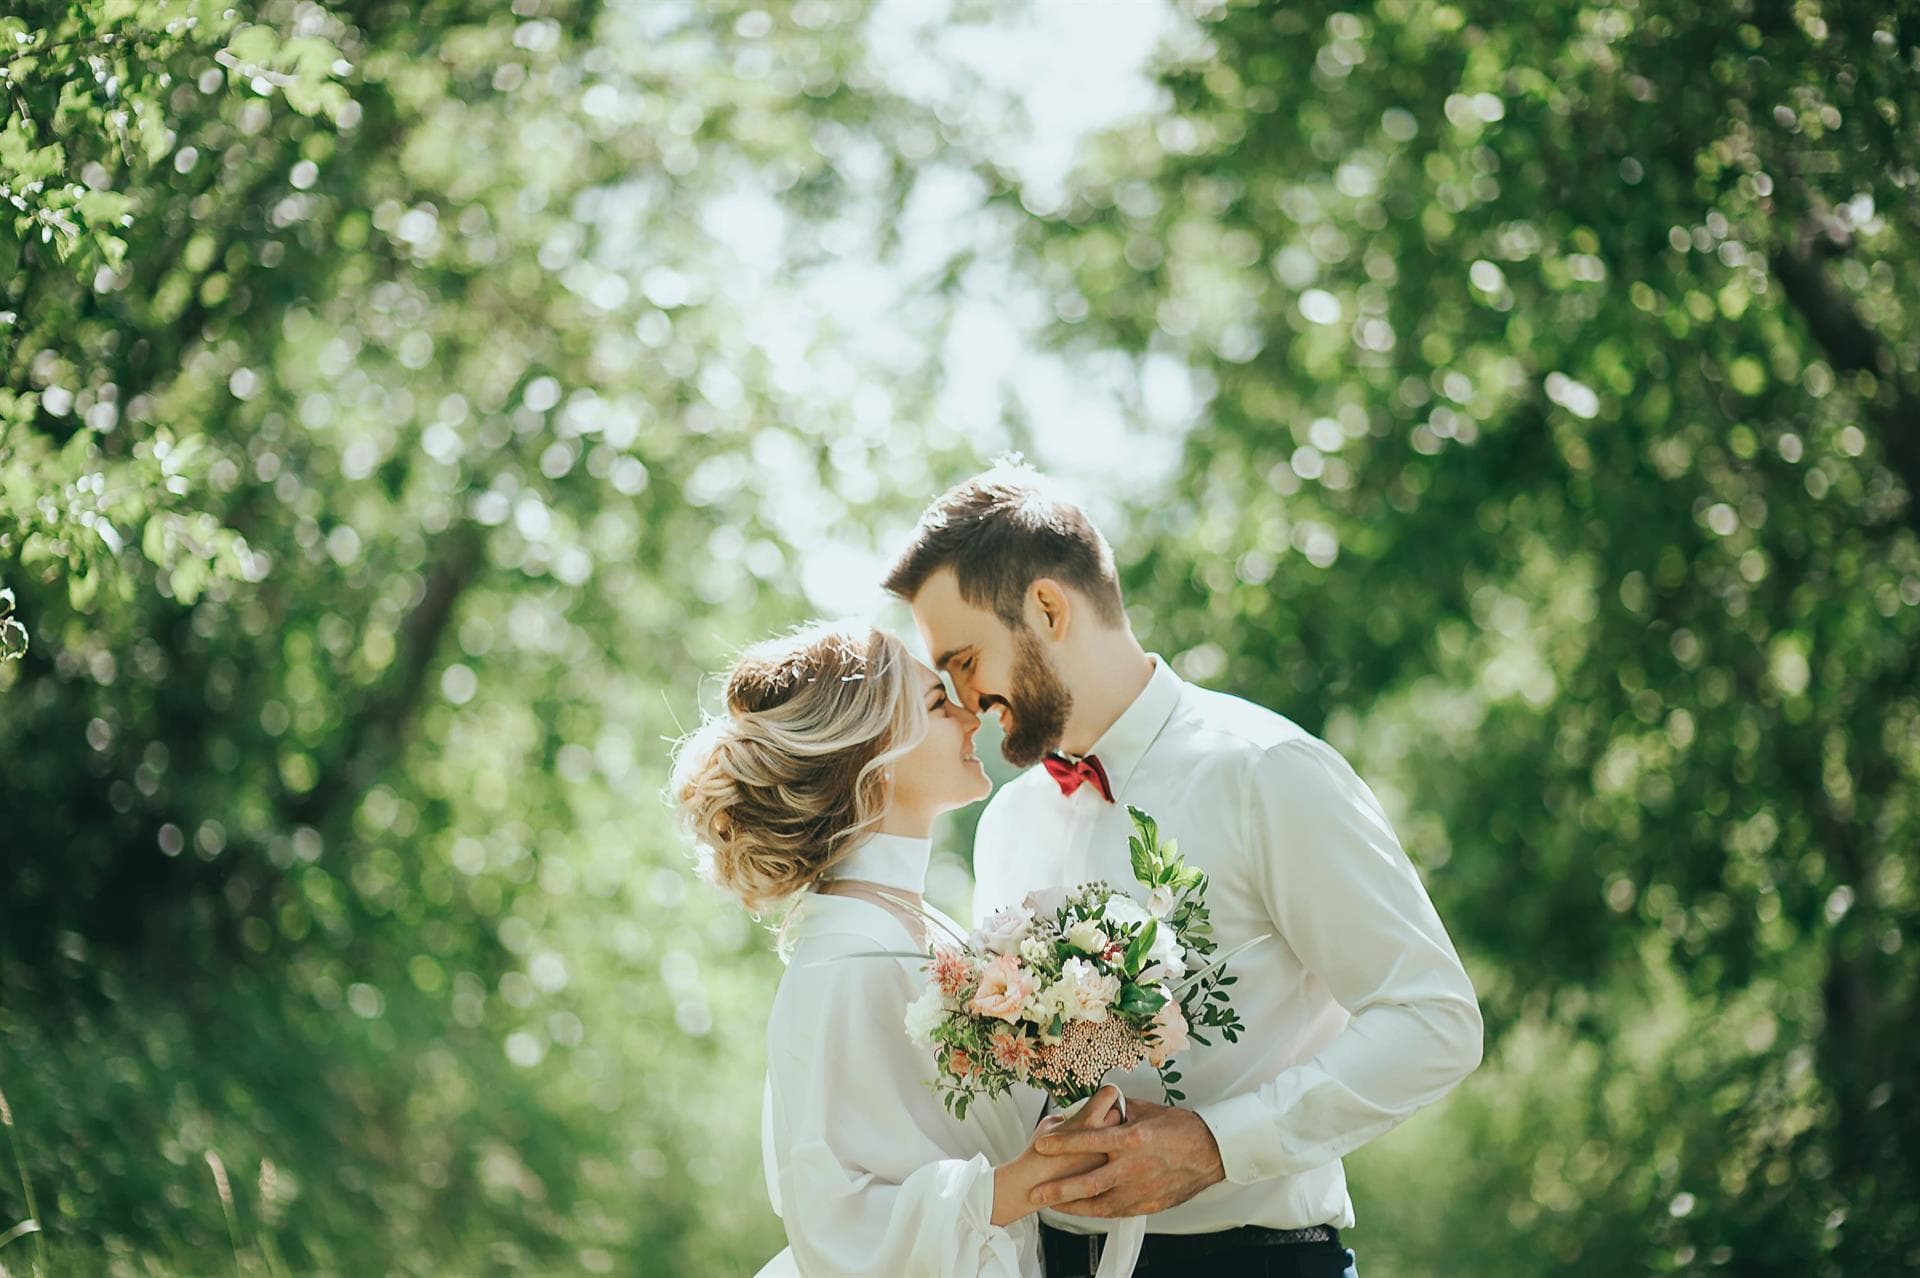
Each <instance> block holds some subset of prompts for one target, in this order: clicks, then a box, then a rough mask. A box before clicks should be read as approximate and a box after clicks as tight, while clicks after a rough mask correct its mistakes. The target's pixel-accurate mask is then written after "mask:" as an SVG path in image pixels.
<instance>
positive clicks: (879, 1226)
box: [764, 933, 1039, 1278]
mask: <svg viewBox="0 0 1920 1278" xmlns="http://www.w3.org/2000/svg"><path fill="white" fill-rule="evenodd" d="M896 947H897V946H896V945H888V944H884V943H882V942H878V941H876V940H875V939H874V938H873V937H871V936H867V935H860V934H856V933H828V934H817V933H816V934H813V935H809V936H808V937H806V938H805V939H804V940H803V941H802V942H801V943H800V944H799V945H798V946H797V947H796V949H795V951H794V954H793V958H792V961H791V964H790V966H789V968H788V970H787V973H786V977H785V979H784V980H783V981H782V983H781V990H780V995H779V997H778V998H777V999H776V1000H775V1005H774V1012H773V1016H772V1018H771V1020H770V1021H769V1023H768V1031H767V1098H766V1110H765V1115H764V1117H765V1133H764V1135H765V1153H766V1163H767V1175H768V1186H769V1189H770V1190H771V1191H772V1193H773V1195H774V1199H775V1207H776V1209H777V1210H778V1211H779V1212H780V1215H781V1218H782V1220H783V1221H784V1223H785V1225H786V1231H787V1240H788V1242H789V1243H790V1244H791V1247H792V1251H793V1259H794V1261H795V1262H796V1263H797V1266H798V1268H799V1270H800V1272H801V1273H802V1274H804V1275H808V1278H813V1276H814V1275H818V1276H819V1278H904V1276H906V1275H926V1276H927V1278H1031V1276H1032V1275H1034V1274H1037V1273H1038V1260H1037V1256H1038V1246H1039V1243H1038V1226H1037V1224H1036V1223H1035V1222H1036V1220H1037V1217H1035V1216H1028V1217H1026V1218H1025V1219H1023V1220H1021V1221H1019V1222H1017V1223H1016V1224H1015V1225H1014V1226H1012V1227H1011V1228H1009V1229H1003V1228H1000V1227H998V1226H995V1225H994V1224H993V1223H992V1213H993V1168H994V1161H995V1159H996V1158H998V1159H999V1160H1000V1161H1005V1160H1006V1159H1008V1158H1011V1157H1013V1156H1014V1155H1016V1154H1017V1153H1018V1152H1019V1150H1020V1149H1021V1148H1022V1147H1023V1144H1024V1132H1023V1131H1022V1130H1021V1129H1020V1120H1019V1117H1018V1115H1017V1114H1011V1113H999V1112H995V1111H994V1109H993V1108H992V1107H985V1106H983V1107H980V1108H978V1109H972V1110H969V1112H968V1118H967V1120H966V1122H965V1123H964V1124H962V1123H957V1122H956V1121H955V1120H953V1119H951V1118H950V1117H949V1116H948V1115H947V1114H946V1113H945V1111H944V1110H943V1109H942V1107H941V1105H940V1102H939V1100H938V1098H937V1097H936V1096H935V1095H934V1094H933V1093H932V1091H931V1089H930V1088H929V1087H928V1083H929V1081H930V1080H931V1079H932V1077H933V1066H932V1063H931V1061H930V1060H928V1059H926V1058H925V1053H924V1051H923V1049H921V1048H920V1047H918V1046H916V1045H915V1044H914V1043H913V1042H912V1041H911V1040H910V1039H909V1038H908V1037H907V1035H906V1031H905V1029H904V1027H903V1024H902V1017H903V1013H904V1009H905V1007H906V1004H907V1003H908V1002H909V1001H910V1000H911V999H912V998H913V997H915V996H916V995H917V994H918V992H919V991H918V988H917V985H916V980H915V978H914V977H913V976H911V975H910V974H909V971H908V969H907V966H906V964H905V963H903V962H902V961H901V960H898V959H889V958H848V957H845V956H846V955H850V954H858V953H861V952H864V951H872V950H876V949H882V948H889V949H890V948H896ZM1010 1142H1011V1143H1012V1148H1011V1149H1010V1150H1009V1149H1007V1148H1006V1146H1007V1145H1008V1144H1009V1143H1010ZM970 1150H977V1151H980V1152H967V1151H970ZM990 1155H992V1156H990Z"/></svg>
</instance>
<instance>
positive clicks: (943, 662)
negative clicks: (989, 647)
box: [933, 643, 973, 670]
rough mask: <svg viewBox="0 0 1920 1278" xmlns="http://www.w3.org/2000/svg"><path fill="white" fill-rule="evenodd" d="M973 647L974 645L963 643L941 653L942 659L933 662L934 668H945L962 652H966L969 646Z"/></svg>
mask: <svg viewBox="0 0 1920 1278" xmlns="http://www.w3.org/2000/svg"><path fill="white" fill-rule="evenodd" d="M971 647H973V645H972V644H970V643H968V644H962V645H960V646H959V647H958V648H949V649H947V650H946V651H945V652H943V653H941V654H940V659H939V660H938V661H936V662H934V663H933V668H934V669H936V670H945V669H946V668H947V666H948V665H949V664H951V663H952V661H953V659H954V658H955V657H957V656H959V655H960V654H961V653H963V652H965V651H966V650H967V649H968V648H971Z"/></svg>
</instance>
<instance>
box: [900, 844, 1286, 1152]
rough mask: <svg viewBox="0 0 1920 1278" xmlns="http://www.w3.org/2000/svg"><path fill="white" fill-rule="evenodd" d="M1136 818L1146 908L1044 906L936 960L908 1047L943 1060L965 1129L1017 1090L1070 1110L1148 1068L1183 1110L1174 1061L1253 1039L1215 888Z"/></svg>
mask: <svg viewBox="0 0 1920 1278" xmlns="http://www.w3.org/2000/svg"><path fill="white" fill-rule="evenodd" d="M1127 812H1128V815H1130V816H1131V817H1132V818H1133V829H1134V833H1133V835H1132V836H1131V837H1130V838H1129V839H1128V846H1129V848H1130V850H1131V852H1132V861H1133V876H1134V878H1135V879H1136V880H1138V881H1139V884H1140V887H1141V888H1142V889H1143V893H1142V896H1143V897H1144V899H1138V898H1136V897H1135V896H1132V895H1128V894H1126V893H1122V892H1119V891H1116V890H1115V889H1114V888H1113V887H1112V886H1111V885H1110V884H1107V883H1104V882H1095V883H1087V884H1083V885H1082V886H1080V887H1077V888H1073V889H1070V890H1069V889H1050V890H1047V891H1041V892H1034V893H1031V894H1030V895H1028V897H1027V898H1026V899H1025V900H1024V901H1022V902H1021V903H1020V904H1019V905H1017V906H1014V907H1012V908H1010V909H1005V910H1001V911H1000V912H999V913H997V914H995V915H993V916H992V917H991V918H989V919H988V920H987V921H986V922H985V923H984V924H983V925H982V926H981V927H980V928H979V929H977V930H976V931H974V932H973V933H972V934H971V935H969V936H967V937H965V938H964V939H962V938H959V937H954V938H952V943H941V942H936V943H934V944H933V945H932V946H931V947H930V948H929V951H928V953H927V954H926V955H925V958H926V971H927V974H928V984H927V988H926V990H925V992H924V993H922V994H921V996H920V997H919V998H918V999H916V1000H914V1002H913V1003H911V1004H910V1005H909V1006H908V1008H907V1017H906V1025H907V1033H908V1034H909V1035H910V1036H911V1037H912V1038H913V1039H914V1041H915V1042H917V1043H919V1044H920V1045H921V1046H923V1047H926V1048H927V1049H929V1050H931V1051H932V1052H934V1059H935V1063H936V1065H937V1067H938V1069H939V1079H938V1081H937V1083H936V1084H935V1086H936V1088H937V1089H938V1090H939V1091H940V1093H941V1099H942V1101H943V1102H944V1103H945V1104H946V1106H947V1108H948V1110H950V1111H951V1112H952V1113H953V1114H954V1115H955V1116H956V1117H960V1118H965V1117H966V1113H967V1104H968V1102H969V1101H970V1100H972V1099H973V1098H974V1097H975V1096H979V1095H981V1094H983V1093H984V1094H986V1095H988V1096H1000V1095H1004V1094H1005V1093H1006V1092H1007V1090H1008V1089H1009V1088H1010V1087H1012V1086H1013V1084H1015V1083H1029V1084H1032V1085H1033V1086H1036V1087H1039V1088H1042V1089H1044V1090H1045V1091H1046V1092H1047V1093H1048V1094H1049V1095H1050V1096H1051V1097H1052V1098H1053V1100H1054V1102H1055V1104H1057V1105H1060V1106H1063V1107H1064V1106H1066V1105H1069V1104H1072V1103H1073V1102H1075V1101H1079V1100H1083V1099H1085V1098H1086V1097H1088V1096H1091V1095H1093V1093H1094V1092H1095V1091H1096V1090H1098V1088H1099V1086H1100V1080H1101V1079H1102V1078H1104V1077H1105V1076H1106V1074H1107V1072H1108V1071H1110V1070H1116V1069H1132V1068H1133V1067H1134V1066H1136V1065H1139V1064H1140V1063H1141V1062H1142V1061H1145V1062H1146V1063H1148V1064H1150V1065H1152V1066H1153V1067H1154V1069H1155V1070H1156V1071H1158V1073H1159V1075H1160V1082H1161V1086H1162V1087H1163V1088H1164V1089H1165V1092H1166V1097H1167V1103H1168V1104H1173V1103H1174V1102H1176V1101H1179V1100H1182V1099H1184V1098H1185V1094H1184V1093H1182V1092H1181V1091H1179V1090H1178V1088H1177V1087H1176V1086H1175V1084H1177V1083H1178V1082H1179V1081H1180V1073H1179V1071H1178V1070H1177V1069H1175V1068H1174V1057H1175V1055H1176V1054H1177V1053H1179V1052H1180V1051H1182V1050H1183V1049H1185V1048H1186V1047H1187V1045H1188V1043H1189V1041H1194V1042H1200V1043H1206V1042H1209V1040H1208V1039H1207V1038H1206V1037H1205V1035H1204V1034H1203V1033H1202V1031H1203V1030H1218V1031H1219V1033H1220V1034H1221V1035H1222V1036H1223V1037H1225V1038H1226V1040H1227V1041H1228V1042H1234V1041H1237V1038H1238V1035H1239V1032H1240V1030H1241V1029H1242V1028H1244V1027H1243V1026H1242V1024H1241V1021H1240V1018H1239V1016H1238V1015H1237V1014H1236V1013H1235V1012H1234V1010H1233V1008H1232V1006H1231V1003H1230V1000H1229V998H1228V995H1227V992H1226V989H1225V987H1226V986H1229V985H1232V984H1233V983H1234V981H1235V980H1236V979H1237V978H1236V977H1233V976H1229V975H1227V974H1226V968H1225V965H1226V961H1227V959H1228V958H1230V957H1232V955H1231V954H1228V955H1223V956H1221V957H1219V958H1214V957H1213V955H1214V952H1215V950H1216V948H1217V947H1216V945H1215V943H1214V940H1213V929H1212V925H1211V922H1210V920H1209V918H1208V914H1207V905H1206V890H1207V876H1206V875H1205V874H1204V873H1202V872H1201V871H1200V870H1198V869H1196V868H1194V867H1192V866H1189V865H1187V864H1186V863H1185V862H1184V861H1183V860H1182V859H1181V857H1180V854H1179V848H1178V844H1177V843H1176V842H1175V841H1173V840H1171V839H1169V840H1168V841H1167V842H1166V843H1164V844H1163V843H1161V841H1160V831H1159V827H1158V826H1157V825H1156V824H1155V822H1154V820H1153V818H1152V817H1150V816H1148V815H1147V814H1146V813H1145V812H1142V811H1141V810H1140V809H1138V808H1135V807H1129V808H1128V809H1127ZM1259 939H1261V940H1264V939H1265V938H1264V937H1262V938H1259ZM1254 943H1255V942H1251V941H1250V942H1248V944H1249V945H1251V944H1254ZM1244 948H1245V946H1241V947H1239V949H1244ZM1238 952H1239V950H1238V949H1236V950H1235V951H1234V953H1238Z"/></svg>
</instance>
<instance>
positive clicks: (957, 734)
mask: <svg viewBox="0 0 1920 1278" xmlns="http://www.w3.org/2000/svg"><path fill="white" fill-rule="evenodd" d="M913 678H914V682H915V684H916V685H917V686H918V688H919V695H920V696H921V698H922V699H923V701H924V702H925V704H926V707H927V735H926V737H925V738H924V739H923V740H922V741H921V742H920V744H919V745H917V746H915V747H914V748H913V750H912V751H911V752H909V753H908V754H906V755H905V756H903V757H902V758H899V759H896V760H894V763H893V794H892V802H893V805H894V806H896V807H900V808H906V809H911V810H914V811H919V812H925V813H927V814H928V815H932V814H933V813H936V812H945V811H948V810H949V809H952V808H958V807H964V806H965V805H967V804H969V803H972V802H974V801H975V800H977V799H984V798H986V797H987V794H988V792H990V791H991V790H992V789H993V782H992V781H990V780H988V779H987V772H986V769H985V768H982V767H981V766H980V759H979V756H977V755H976V754H974V752H973V734H974V733H976V732H978V731H979V730H980V716H979V715H976V714H974V713H973V712H972V711H971V710H968V709H967V708H966V707H965V706H962V705H959V704H957V703H955V702H954V701H953V700H952V699H951V698H950V697H948V696H947V689H946V685H945V684H943V683H941V682H940V676H939V675H936V674H935V673H934V672H933V671H932V670H930V669H928V668H927V667H926V666H924V665H922V664H921V663H919V662H917V661H916V662H914V672H913Z"/></svg>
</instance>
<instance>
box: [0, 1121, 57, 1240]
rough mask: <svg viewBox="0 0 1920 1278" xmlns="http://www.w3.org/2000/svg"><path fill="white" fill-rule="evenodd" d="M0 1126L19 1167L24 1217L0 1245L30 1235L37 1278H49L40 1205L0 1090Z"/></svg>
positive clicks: (24, 1156)
mask: <svg viewBox="0 0 1920 1278" xmlns="http://www.w3.org/2000/svg"><path fill="white" fill-rule="evenodd" d="M0 1127H4V1128H6V1131H7V1145H8V1147H9V1148H11V1149H12V1150H13V1165H14V1166H15V1167H17V1168H19V1169H20V1194H21V1197H23V1198H25V1199H26V1202H27V1218H26V1219H25V1220H23V1221H21V1222H20V1223H19V1224H17V1225H15V1226H14V1227H13V1228H11V1229H9V1230H8V1231H7V1232H6V1233H5V1234H0V1247H4V1246H6V1245H7V1244H8V1243H10V1242H12V1241H13V1240H14V1239H16V1238H19V1237H22V1236H23V1235H26V1234H32V1235H33V1248H34V1254H35V1256H36V1257H37V1258H38V1260H39V1264H38V1265H37V1266H36V1269H37V1271H38V1273H39V1274H40V1275H41V1278H51V1275H52V1273H53V1268H52V1266H51V1265H49V1264H48V1262H47V1235H46V1231H45V1230H43V1229H41V1227H40V1205H39V1204H38V1203H37V1202H35V1201H34V1197H33V1178H32V1177H31V1176H29V1175H27V1158H26V1155H25V1154H24V1153H22V1152H21V1150H20V1138H19V1137H18V1136H15V1135H14V1134H13V1107H12V1106H11V1105H8V1104H7V1094H6V1093H5V1092H4V1091H0Z"/></svg>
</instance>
